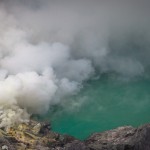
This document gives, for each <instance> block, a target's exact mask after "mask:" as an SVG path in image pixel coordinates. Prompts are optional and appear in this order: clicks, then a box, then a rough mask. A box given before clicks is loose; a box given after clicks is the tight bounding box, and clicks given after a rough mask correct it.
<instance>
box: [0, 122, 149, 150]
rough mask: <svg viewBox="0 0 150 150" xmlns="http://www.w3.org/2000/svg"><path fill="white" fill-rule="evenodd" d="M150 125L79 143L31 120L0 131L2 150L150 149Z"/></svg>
mask: <svg viewBox="0 0 150 150" xmlns="http://www.w3.org/2000/svg"><path fill="white" fill-rule="evenodd" d="M149 140H150V124H146V125H143V126H141V127H138V128H133V127H132V126H124V127H118V128H116V129H113V130H109V131H104V132H101V133H94V134H92V135H91V136H89V137H88V138H87V139H86V140H84V141H80V140H78V139H76V138H74V137H72V136H69V135H62V134H59V133H56V132H53V131H52V129H51V125H50V123H48V122H37V121H34V120H30V121H29V122H28V123H21V124H18V125H15V126H13V127H9V128H1V129H0V149H1V150H149V149H150V142H149Z"/></svg>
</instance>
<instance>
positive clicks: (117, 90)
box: [40, 74, 150, 139]
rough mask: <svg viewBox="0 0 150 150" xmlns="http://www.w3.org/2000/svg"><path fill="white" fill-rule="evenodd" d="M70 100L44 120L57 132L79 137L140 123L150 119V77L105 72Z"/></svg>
mask: <svg viewBox="0 0 150 150" xmlns="http://www.w3.org/2000/svg"><path fill="white" fill-rule="evenodd" d="M68 101H70V103H68V104H67V103H66V108H65V109H61V108H60V107H55V108H52V109H51V110H50V111H49V112H48V113H47V114H46V115H44V116H42V117H40V119H42V120H48V121H50V122H51V123H52V129H53V130H54V131H57V132H59V133H63V134H69V135H72V136H75V137H76V138H79V139H85V138H86V137H88V136H89V135H90V134H92V133H94V132H101V131H105V130H109V129H113V128H115V127H118V126H124V125H132V126H139V125H141V124H144V123H148V122H150V78H149V76H147V77H146V76H145V77H143V76H142V77H138V78H131V79H123V78H118V77H117V76H116V75H114V74H109V75H108V74H104V75H102V76H101V77H99V78H97V79H92V80H89V81H87V82H86V83H85V84H84V86H83V88H82V89H81V90H80V92H79V93H78V94H77V95H75V96H72V97H71V98H69V100H68ZM71 102H72V104H71Z"/></svg>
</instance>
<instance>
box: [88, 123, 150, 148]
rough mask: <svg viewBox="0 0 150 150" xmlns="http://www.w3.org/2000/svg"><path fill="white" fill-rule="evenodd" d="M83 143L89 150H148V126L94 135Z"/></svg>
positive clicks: (120, 128)
mask: <svg viewBox="0 0 150 150" xmlns="http://www.w3.org/2000/svg"><path fill="white" fill-rule="evenodd" d="M85 143H86V145H87V146H88V147H89V148H90V150H150V124H148V125H144V126H142V127H139V128H133V127H131V126H126V127H119V128H117V129H114V130H110V131H106V132H102V133H95V134H93V135H92V136H91V137H89V138H88V139H87V140H86V141H85Z"/></svg>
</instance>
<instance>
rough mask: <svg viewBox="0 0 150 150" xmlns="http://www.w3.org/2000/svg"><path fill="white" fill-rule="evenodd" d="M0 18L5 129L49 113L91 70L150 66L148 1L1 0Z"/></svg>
mask: <svg viewBox="0 0 150 150" xmlns="http://www.w3.org/2000/svg"><path fill="white" fill-rule="evenodd" d="M0 22H1V23H0V127H5V126H11V125H13V124H15V123H17V122H26V121H28V120H29V117H30V114H41V113H44V112H46V111H47V110H48V109H49V106H50V105H53V104H58V103H60V102H62V101H63V99H65V98H66V97H68V96H70V95H73V94H76V93H77V92H78V91H79V90H80V88H81V87H82V84H83V82H84V81H86V80H88V79H90V78H91V77H92V76H94V74H98V75H100V74H101V73H106V72H116V73H118V74H120V75H122V76H128V77H134V76H138V75H142V74H143V73H144V72H145V70H147V68H148V67H149V65H150V61H149V56H150V50H149V48H150V44H149V43H150V41H149V40H150V38H149V37H150V36H149V34H150V30H149V25H150V19H149V2H148V1H146V0H144V1H134V0H132V1H126V2H125V1H115V0H114V1H112V0H111V1H107V2H106V1H105V2H104V1H103V0H100V1H98V0H95V1H90V0H80V1H72V0H70V1H67V0H64V1H63V2H62V1H59V0H55V1H53V0H42V1H40V0H39V1H38V0H30V1H28V0H22V1H20V0H13V1H11V0H2V1H1V2H0ZM68 107H69V106H68Z"/></svg>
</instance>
